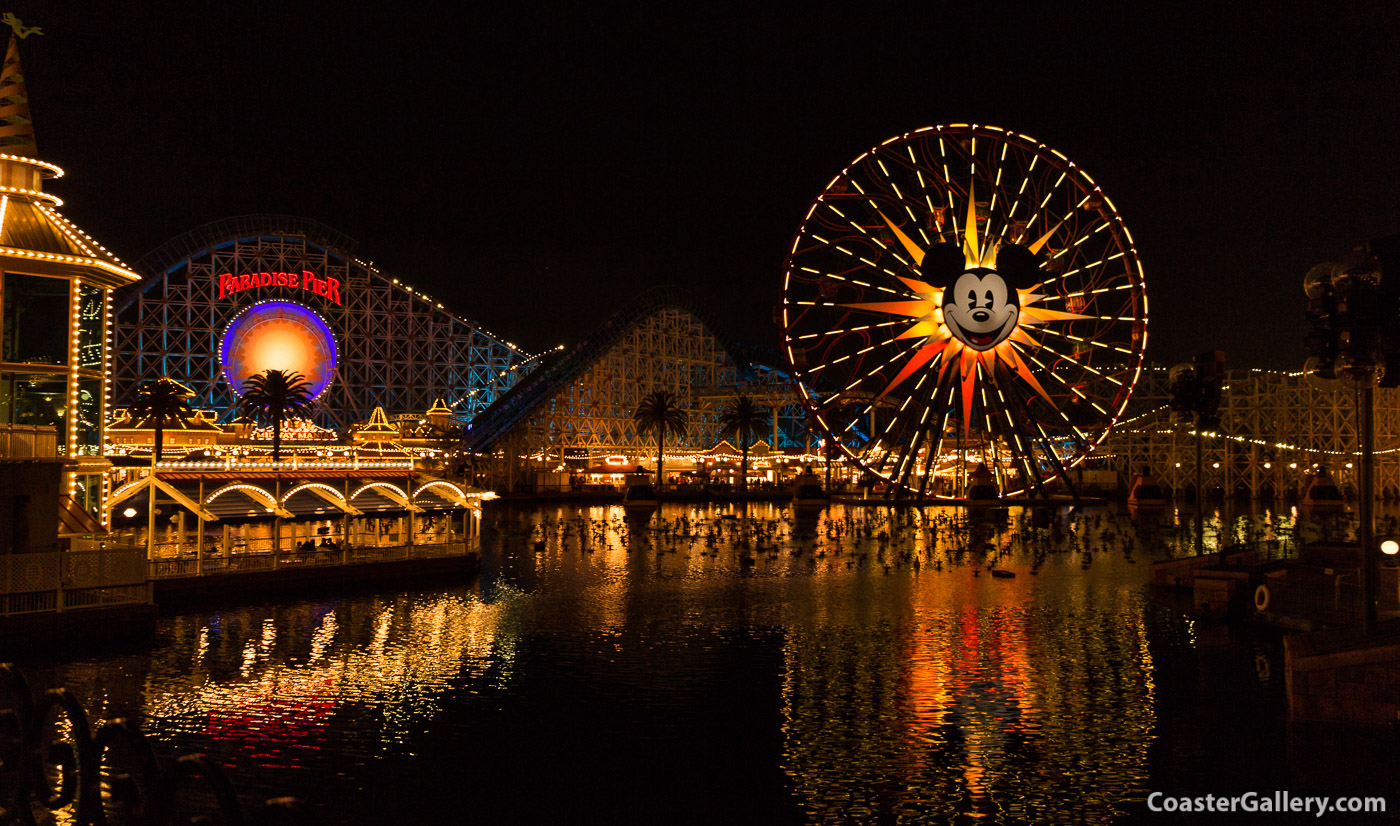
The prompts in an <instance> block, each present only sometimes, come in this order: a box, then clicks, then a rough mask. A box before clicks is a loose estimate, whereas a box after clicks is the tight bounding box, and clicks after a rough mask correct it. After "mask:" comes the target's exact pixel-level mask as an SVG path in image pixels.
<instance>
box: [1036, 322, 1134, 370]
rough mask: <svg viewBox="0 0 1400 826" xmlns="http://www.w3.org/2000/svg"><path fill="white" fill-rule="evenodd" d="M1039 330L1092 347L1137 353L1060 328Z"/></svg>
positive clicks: (1042, 328)
mask: <svg viewBox="0 0 1400 826" xmlns="http://www.w3.org/2000/svg"><path fill="white" fill-rule="evenodd" d="M1038 332H1041V333H1049V334H1050V335H1052V336H1059V337H1060V338H1062V339H1064V340H1066V341H1072V342H1074V343H1075V344H1087V345H1089V346H1090V347H1098V348H1099V349H1101V350H1112V351H1114V352H1117V353H1123V354H1125V355H1129V356H1132V355H1136V354H1135V353H1134V352H1133V351H1132V350H1124V349H1123V348H1122V347H1119V346H1118V345H1116V344H1104V343H1103V342H1102V341H1095V340H1094V339H1091V338H1081V337H1080V336H1072V335H1070V334H1069V333H1062V332H1060V331H1059V330H1053V329H1051V328H1049V327H1040V328H1039V329H1038ZM1076 363H1078V362H1076Z"/></svg>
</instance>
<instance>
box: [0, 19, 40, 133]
mask: <svg viewBox="0 0 1400 826" xmlns="http://www.w3.org/2000/svg"><path fill="white" fill-rule="evenodd" d="M0 152H5V153H8V154H10V155H23V156H25V157H27V158H34V157H38V154H39V153H38V149H37V148H36V147H35V144H34V121H33V120H32V119H31V118H30V117H29V91H28V90H27V89H25V87H24V69H23V68H21V67H20V64H19V39H18V38H16V37H15V36H14V35H13V34H12V35H10V45H9V46H8V47H6V49H5V64H4V66H3V67H0Z"/></svg>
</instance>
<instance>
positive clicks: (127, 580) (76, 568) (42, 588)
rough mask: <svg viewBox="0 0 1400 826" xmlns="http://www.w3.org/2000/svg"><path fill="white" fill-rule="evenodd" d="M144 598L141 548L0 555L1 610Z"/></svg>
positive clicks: (140, 600) (81, 605) (56, 608)
mask: <svg viewBox="0 0 1400 826" xmlns="http://www.w3.org/2000/svg"><path fill="white" fill-rule="evenodd" d="M147 602H150V588H149V586H148V583H147V580H146V556H145V551H144V550H143V549H141V548H105V549H98V550H84V551H50V552H47V553H37V554H4V555H0V616H4V615H10V614H30V613H36V612H41V611H65V610H68V609H73V608H89V607H95V606H110V605H140V604H143V603H147Z"/></svg>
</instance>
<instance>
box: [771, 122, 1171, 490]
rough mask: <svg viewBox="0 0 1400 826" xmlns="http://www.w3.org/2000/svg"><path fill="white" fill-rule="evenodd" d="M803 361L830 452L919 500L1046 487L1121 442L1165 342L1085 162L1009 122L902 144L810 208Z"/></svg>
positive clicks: (852, 168)
mask: <svg viewBox="0 0 1400 826" xmlns="http://www.w3.org/2000/svg"><path fill="white" fill-rule="evenodd" d="M785 269H786V273H785V276H784V286H783V304H782V310H783V312H782V319H783V333H784V343H785V347H784V350H785V356H786V359H787V361H788V366H789V368H790V369H791V370H792V374H793V377H794V379H795V380H796V382H797V385H798V389H799V391H800V392H801V394H802V397H803V401H804V403H805V404H806V405H807V406H808V408H809V409H810V410H811V412H812V414H813V416H814V418H815V419H816V422H817V424H818V426H819V427H820V429H821V430H822V431H823V434H824V436H825V438H826V439H827V440H829V441H828V443H829V444H830V445H832V446H838V447H839V449H840V451H841V452H842V453H844V454H845V455H847V456H849V457H850V458H851V459H852V460H853V461H855V462H856V463H858V464H859V465H860V466H861V467H862V468H864V469H865V470H866V471H868V472H869V473H871V474H874V475H875V476H878V477H880V478H882V479H884V480H885V481H886V482H887V483H889V489H890V490H891V491H894V492H897V493H898V494H900V495H915V496H919V497H923V496H926V495H931V496H959V495H962V488H961V484H962V482H961V480H962V479H965V478H966V474H967V467H968V464H969V463H972V464H977V463H980V464H982V465H984V466H985V467H986V468H987V469H988V470H990V471H992V472H993V473H994V475H995V477H996V479H997V482H998V488H999V490H1000V491H1001V492H1002V495H1006V496H1011V495H1017V494H1020V493H1024V492H1028V491H1039V492H1043V491H1044V490H1045V484H1046V483H1047V482H1049V481H1050V480H1051V479H1052V478H1054V477H1055V476H1057V475H1062V474H1064V472H1065V471H1066V470H1067V469H1068V468H1071V467H1073V466H1075V465H1077V464H1079V463H1081V462H1083V461H1084V460H1085V458H1086V457H1088V456H1090V455H1092V453H1093V451H1094V450H1095V449H1096V448H1097V447H1098V446H1099V445H1100V444H1102V442H1103V440H1104V439H1105V438H1106V437H1107V435H1108V432H1109V429H1110V428H1111V427H1112V426H1113V424H1114V423H1115V422H1116V421H1117V420H1118V418H1119V416H1120V415H1121V414H1122V412H1123V409H1124V407H1125V406H1126V405H1127V402H1128V398H1129V396H1130V395H1131V394H1132V391H1133V387H1134V385H1135V384H1136V382H1137V379H1138V376H1139V375H1140V372H1141V368H1142V360H1143V353H1144V349H1145V347H1146V345H1147V293H1146V289H1145V285H1144V281H1143V275H1142V267H1141V264H1140V263H1139V261H1138V256H1137V251H1136V250H1135V249H1134V246H1133V240H1132V236H1131V235H1130V234H1129V233H1128V229H1127V227H1126V226H1124V224H1123V221H1122V220H1121V219H1120V218H1119V216H1118V211H1117V209H1115V208H1114V206H1113V204H1112V202H1111V201H1109V199H1108V198H1107V197H1106V196H1105V195H1104V194H1103V192H1102V191H1100V189H1099V187H1098V186H1097V185H1096V184H1095V183H1094V181H1093V179H1091V178H1090V177H1089V176H1088V175H1087V174H1085V173H1084V171H1083V170H1082V169H1080V168H1079V167H1077V166H1075V164H1074V163H1072V162H1071V161H1070V160H1069V159H1068V158H1066V157H1065V156H1064V155H1062V154H1060V153H1059V152H1057V151H1055V150H1054V149H1051V148H1049V147H1047V146H1046V145H1045V144H1043V143H1041V142H1039V141H1037V140H1035V139H1034V138H1031V137H1028V136H1026V135H1022V134H1018V133H1015V132H1008V131H1006V130H1004V129H999V128H997V127H994V126H981V125H965V124H954V125H951V126H938V127H928V128H925V129H920V130H917V131H915V132H910V133H908V134H904V135H900V136H898V137H894V138H891V139H889V140H887V141H885V142H884V143H882V144H880V145H879V146H876V147H874V148H873V149H871V150H869V151H868V152H866V153H865V154H863V155H861V156H860V157H859V158H857V159H856V160H855V161H853V162H852V163H851V164H850V165H849V166H848V167H847V168H846V169H845V170H843V171H842V172H841V173H840V174H839V175H837V176H836V177H835V178H833V179H832V180H831V182H830V183H829V184H827V186H826V189H825V190H824V191H823V192H822V193H821V194H820V195H818V196H817V198H816V200H815V201H814V202H813V203H812V206H811V208H810V209H809V210H808V211H807V216H806V218H805V219H804V220H803V222H802V226H801V228H800V229H799V230H798V232H797V237H796V238H795V239H794V240H793V243H792V248H791V251H790V253H789V255H788V259H787V264H786V267H785Z"/></svg>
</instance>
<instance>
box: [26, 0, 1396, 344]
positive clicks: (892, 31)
mask: <svg viewBox="0 0 1400 826" xmlns="http://www.w3.org/2000/svg"><path fill="white" fill-rule="evenodd" d="M123 5H124V4H107V5H106V6H102V7H100V8H101V9H102V11H100V12H98V11H90V10H89V9H90V8H92V7H90V6H88V5H87V4H72V3H70V4H64V6H63V7H61V8H60V7H56V6H54V5H53V4H40V3H36V2H27V3H12V4H10V6H8V7H7V8H8V9H11V10H13V11H14V12H15V13H16V14H17V15H18V16H19V17H20V18H21V19H22V20H23V21H24V22H25V23H26V24H28V25H38V26H42V27H43V29H44V32H45V34H44V35H43V36H32V37H30V38H28V39H27V40H25V41H22V42H21V56H22V59H23V61H24V65H25V76H26V80H27V82H28V85H29V91H30V100H31V106H32V109H33V114H34V121H35V129H36V133H37V139H38V145H39V155H40V157H42V158H44V159H45V160H49V161H52V162H54V163H57V164H59V165H61V166H63V167H64V168H65V169H66V170H67V172H68V176H67V177H66V178H64V179H62V180H59V181H55V182H53V183H52V184H51V185H50V187H49V188H50V189H51V191H53V192H54V193H55V194H57V195H59V196H60V197H62V198H64V199H65V200H66V201H67V202H68V205H67V207H66V208H65V210H64V211H65V212H66V214H67V215H68V216H69V217H70V218H72V219H73V220H75V221H76V222H77V223H78V224H79V226H81V227H83V228H84V229H86V230H87V231H88V232H89V233H91V234H92V235H93V236H94V237H96V238H97V239H98V240H99V241H101V242H102V243H103V244H105V245H106V246H107V247H109V248H110V249H112V250H114V251H115V252H117V254H118V255H121V256H122V257H123V258H125V259H126V260H127V261H128V262H131V261H134V260H135V259H138V258H139V257H140V256H142V255H144V254H145V253H146V252H148V251H149V250H151V249H152V248H154V247H156V246H158V245H159V244H161V243H163V242H164V241H166V240H167V239H169V238H171V237H173V236H176V235H179V234H181V233H183V232H185V231H187V230H189V229H191V228H193V227H195V226H197V225H199V224H202V223H205V222H208V221H212V220H216V219H219V218H223V217H227V216H232V215H239V214H245V213H252V212H276V213H290V214H296V215H303V216H307V217H310V218H314V219H316V220H319V221H321V222H324V223H326V224H329V225H330V226H332V227H335V228H337V229H339V230H341V231H342V232H344V233H346V234H348V235H350V236H351V237H353V238H355V239H357V240H358V241H359V242H360V247H359V254H360V255H361V257H364V258H368V259H370V260H373V261H374V262H375V263H376V264H377V265H378V266H379V267H380V268H381V269H382V270H384V271H385V272H386V273H388V274H389V275H393V276H397V277H400V278H402V279H404V280H405V281H406V282H407V283H410V284H412V285H414V286H416V287H419V288H421V289H423V290H425V291H427V292H428V293H429V294H431V295H433V296H434V297H435V298H438V299H440V300H442V301H444V303H446V304H448V305H449V306H450V307H452V308H453V309H454V310H456V311H457V312H459V313H461V314H463V315H466V316H468V317H471V318H474V319H477V320H478V321H480V322H481V323H482V324H483V325H484V326H485V327H486V328H487V329H489V330H492V331H493V332H495V333H497V334H498V335H500V336H502V337H504V338H506V339H508V340H510V341H513V342H515V343H516V344H519V345H521V346H523V347H525V348H526V349H528V350H531V351H535V350H539V349H544V348H546V347H551V346H553V345H556V344H560V343H572V342H576V341H577V340H578V339H579V338H581V337H582V336H584V335H586V334H587V333H588V332H589V331H590V330H592V329H593V328H594V327H596V326H597V325H598V324H599V323H601V322H602V321H603V320H604V319H605V318H606V317H607V315H608V314H609V313H610V312H611V311H612V310H613V309H615V308H616V307H617V306H619V305H620V304H622V303H623V302H625V301H626V300H627V299H629V298H630V297H632V296H633V295H635V294H636V293H638V292H640V291H641V290H644V289H646V288H647V287H650V286H654V285H658V284H665V283H674V284H680V285H683V286H686V287H689V288H690V289H692V290H693V291H695V292H696V293H698V294H699V295H700V296H702V297H703V298H704V299H705V300H706V301H707V302H708V303H709V304H710V305H711V306H712V308H713V309H714V311H715V313H716V315H718V316H719V317H720V318H721V319H723V320H724V322H725V323H726V324H727V325H728V326H729V328H730V330H731V332H732V334H733V335H734V337H736V338H738V339H740V340H742V341H747V342H754V343H759V344H768V345H773V344H776V343H777V339H778V331H777V328H776V327H775V326H774V325H773V322H772V311H773V307H774V305H775V304H776V303H777V302H778V301H779V300H780V297H781V296H780V292H781V284H782V266H783V259H784V255H785V253H786V251H787V249H788V246H789V244H790V243H791V239H792V236H793V234H794V233H795V232H796V229H797V227H798V224H799V223H800V221H801V218H802V216H803V215H804V214H805V213H806V210H807V206H808V204H809V203H810V202H811V200H812V199H813V198H814V197H815V196H816V195H817V194H818V193H819V192H820V191H821V189H822V187H823V186H825V184H826V182H827V181H829V180H830V179H831V177H832V176H833V175H834V174H836V173H837V172H839V171H840V170H841V169H842V168H843V167H845V166H846V165H847V164H848V163H849V162H850V161H851V160H853V159H854V158H855V157H856V156H857V155H859V154H860V153H861V152H863V151H864V150H866V149H867V148H869V147H870V146H871V145H873V144H874V143H877V142H879V141H881V140H883V139H885V138H888V137H891V136H893V135H897V134H901V133H904V132H908V131H911V130H913V129H916V128H919V127H922V126H929V125H936V124H941V123H968V122H971V123H989V124H994V125H997V126H1002V127H1005V128H1008V129H1012V130H1015V131H1020V132H1025V133H1027V134H1030V135H1032V136H1035V137H1036V138H1038V139H1039V140H1041V141H1044V142H1045V143H1047V144H1049V145H1050V146H1052V147H1055V148H1057V149H1059V150H1060V151H1062V152H1064V153H1065V154H1066V155H1068V156H1069V158H1070V159H1071V160H1073V161H1075V162H1076V163H1077V164H1078V165H1079V166H1081V167H1083V168H1084V169H1085V170H1086V171H1087V172H1088V173H1089V174H1090V175H1091V176H1093V177H1094V179H1095V180H1096V181H1097V182H1098V183H1099V184H1100V185H1101V186H1102V188H1103V191H1104V192H1105V193H1106V194H1107V195H1108V196H1109V197H1110V198H1112V199H1113V201H1114V203H1115V204H1116V205H1117V206H1118V209H1119V211H1120V213H1121V215H1122V217H1123V220H1124V221H1125V222H1126V224H1127V225H1128V227H1129V228H1130V229H1131V230H1132V232H1133V235H1134V237H1135V239H1136V241H1137V246H1138V251H1139V253H1140V255H1141V258H1142V261H1143V265H1144V268H1145V271H1146V276H1147V285H1148V294H1149V297H1150V304H1151V314H1150V319H1151V324H1150V328H1149V332H1150V337H1149V358H1151V359H1153V360H1156V361H1162V362H1168V363H1169V362H1173V361H1176V360H1180V359H1181V358H1182V357H1184V356H1187V355H1189V354H1191V353H1194V352H1197V351H1201V350H1206V349H1212V348H1221V349H1224V350H1225V351H1226V354H1227V359H1228V360H1229V362H1230V364H1231V365H1232V366H1257V367H1272V368H1286V369H1298V368H1299V367H1300V366H1301V365H1302V362H1303V360H1304V358H1305V353H1304V350H1303V346H1302V334H1303V319H1302V314H1303V306H1304V300H1303V294H1302V289H1301V281H1302V277H1303V274H1304V273H1305V272H1306V271H1307V269H1308V268H1309V267H1310V266H1312V265H1313V264H1315V263H1317V262H1319V261H1322V260H1326V259H1328V258H1334V257H1337V256H1339V255H1340V254H1342V253H1343V252H1345V251H1346V250H1347V249H1349V248H1350V247H1352V246H1354V245H1355V244H1357V243H1360V242H1362V241H1365V240H1366V239H1368V238H1370V237H1374V236H1377V235H1383V234H1388V233H1394V232H1400V186H1397V184H1398V183H1400V12H1396V11H1395V8H1394V5H1393V3H1377V4H1374V5H1371V6H1368V7H1357V6H1344V7H1343V6H1337V7H1331V8H1329V9H1328V10H1327V12H1326V14H1325V16H1323V15H1322V14H1321V13H1319V12H1311V11H1304V10H1303V7H1301V6H1300V7H1298V9H1296V10H1295V9H1292V8H1290V7H1288V6H1285V5H1283V4H1270V5H1269V6H1268V7H1265V6H1264V4H1259V5H1258V7H1257V8H1255V7H1253V6H1254V4H1222V5H1230V6H1232V7H1231V8H1225V9H1208V8H1205V7H1191V6H1190V4H1124V5H1133V6H1137V5H1140V6H1142V7H1143V8H1142V9H1138V10H1128V11H1123V10H1119V11H1116V12H1112V11H1110V12H1106V13H1099V14H1093V15H1090V14H1082V15H1079V16H1077V17H1076V16H1075V15H1074V14H1073V13H1070V12H1067V11H1065V9H1063V8H1061V7H1062V6H1068V5H1069V4H1040V6H1039V7H1038V9H1039V10H1038V11H1035V12H1030V13H1027V12H1025V11H1023V10H1022V7H1021V6H1019V5H1018V6H1012V5H1009V4H1007V5H997V4H982V3H959V4H944V3H924V4H919V9H921V11H919V12H917V13H915V12H911V11H910V9H909V8H908V7H904V6H898V5H893V4H879V3H862V4H854V3H852V4H847V9H848V10H846V11H842V12H828V11H822V10H820V7H818V6H816V5H814V4H808V5H807V6H805V7H803V6H791V7H786V8H784V9H782V10H777V9H776V8H774V9H773V10H768V11H762V10H760V11H754V10H751V9H747V8H745V6H746V5H748V4H733V5H732V6H716V7H715V8H716V10H715V11H709V12H706V11H696V12H694V13H693V14H692V15H689V16H686V17H681V16H677V14H678V13H677V12H676V11H675V7H674V6H673V5H672V4H662V3H653V4H648V5H647V6H645V7H633V8H631V9H629V10H619V9H613V10H609V9H608V8H605V7H601V6H597V7H595V5H594V4H559V5H558V6H532V5H528V4H521V3H516V2H499V3H496V4H485V3H469V4H467V3H463V4H451V5H446V4H444V5H442V6H440V7H438V6H431V7H427V8H414V7H410V6H411V5H412V4H392V3H388V4H379V5H377V6H375V7H373V8H370V9H366V7H364V6H357V5H355V4H326V5H319V4H314V3H299V4H294V5H295V6H297V8H295V9H286V8H278V7H276V6H272V5H264V4H258V3H237V4H233V3H229V4H203V3H180V4H162V3H149V4H143V5H141V6H139V7H131V8H123V7H122V6H123ZM753 5H759V4H753ZM1330 5H1331V4H1329V6H1330Z"/></svg>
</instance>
